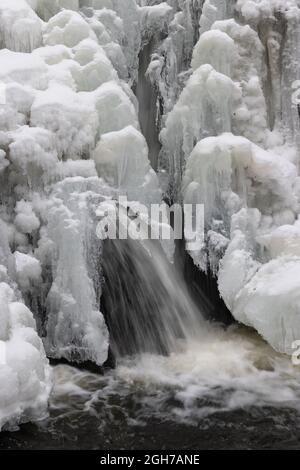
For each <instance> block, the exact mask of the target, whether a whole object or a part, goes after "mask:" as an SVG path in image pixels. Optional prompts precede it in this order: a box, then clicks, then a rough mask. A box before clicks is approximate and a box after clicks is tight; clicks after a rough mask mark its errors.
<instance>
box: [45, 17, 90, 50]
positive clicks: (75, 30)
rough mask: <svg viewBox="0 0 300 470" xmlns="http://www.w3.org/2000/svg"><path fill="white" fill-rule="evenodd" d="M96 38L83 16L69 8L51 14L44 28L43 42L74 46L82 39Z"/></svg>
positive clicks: (50, 44) (48, 44)
mask: <svg viewBox="0 0 300 470" xmlns="http://www.w3.org/2000/svg"><path fill="white" fill-rule="evenodd" d="M89 37H91V38H92V39H96V36H95V35H94V33H93V31H92V30H91V28H90V27H89V25H88V23H87V22H86V21H85V20H84V18H83V17H82V16H81V15H79V13H76V12H74V11H71V10H62V11H60V12H59V13H58V14H57V15H55V16H53V17H52V18H51V19H50V20H49V21H48V23H46V24H45V28H44V42H45V45H47V46H54V45H56V44H63V45H65V46H67V47H74V46H76V45H77V44H78V43H79V42H81V41H82V40H83V39H86V38H89Z"/></svg>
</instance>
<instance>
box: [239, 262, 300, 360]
mask: <svg viewBox="0 0 300 470" xmlns="http://www.w3.org/2000/svg"><path fill="white" fill-rule="evenodd" d="M233 315H234V316H235V318H236V319H238V320H241V321H243V323H246V324H248V325H250V326H252V327H253V328H255V329H256V330H257V331H258V332H259V333H260V334H261V335H262V336H263V338H265V339H266V340H267V341H268V342H269V343H270V344H271V345H272V346H273V347H274V348H275V349H276V350H278V351H280V352H284V353H287V354H291V353H292V352H293V351H294V349H293V346H292V345H293V342H294V341H297V340H298V341H299V339H300V258H299V257H298V256H283V257H279V258H277V259H275V260H272V261H270V262H269V263H267V264H265V265H264V266H262V267H261V268H260V269H259V270H258V272H257V273H256V274H255V275H254V276H253V278H252V279H251V280H250V282H248V283H247V284H246V285H245V286H244V287H243V289H242V290H241V291H240V292H239V294H238V295H237V297H236V300H235V303H234V307H233Z"/></svg>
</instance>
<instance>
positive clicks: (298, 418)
mask: <svg viewBox="0 0 300 470" xmlns="http://www.w3.org/2000/svg"><path fill="white" fill-rule="evenodd" d="M53 374H54V384H55V385H54V388H53V391H52V395H51V399H50V409H49V418H48V419H46V420H44V421H41V422H40V423H37V424H36V425H24V426H22V427H21V430H20V431H15V432H12V433H3V434H2V435H1V439H0V448H23V447H26V448H67V449H68V448H69V449H74V448H75V449H80V448H89V449H90V448H91V449H118V448H127V449H128V448H131V449H139V448H140V449H143V448H144V449H145V448H147V449H151V448H152V449H155V448H156V449H158V448H159V449H162V448H166V449H172V448H173V449H175V448H179V449H180V448H181V449H203V448H209V449H210V448H225V449H226V448H297V446H299V442H300V390H299V379H300V368H299V369H297V367H295V366H293V365H292V363H291V361H290V359H289V358H288V357H285V356H282V355H279V354H276V353H274V351H273V350H272V349H271V348H270V347H269V346H268V345H267V344H266V343H265V342H263V341H262V340H261V339H260V338H259V337H258V336H257V335H256V334H255V333H253V332H252V331H250V330H247V329H244V328H238V327H231V328H229V329H228V330H227V331H224V330H223V329H221V328H220V327H217V326H215V327H208V329H207V335H206V338H203V339H202V341H201V342H199V341H198V342H192V341H190V342H187V343H182V344H181V351H178V352H176V353H174V354H171V355H170V356H160V355H157V354H154V355H153V354H141V355H135V356H132V357H125V358H123V359H121V360H120V361H119V363H118V365H117V368H116V369H115V370H111V371H107V372H106V373H105V374H104V375H102V376H101V375H95V374H91V373H89V372H86V371H79V370H77V369H74V368H71V367H69V366H64V365H60V366H57V367H55V368H54V369H53Z"/></svg>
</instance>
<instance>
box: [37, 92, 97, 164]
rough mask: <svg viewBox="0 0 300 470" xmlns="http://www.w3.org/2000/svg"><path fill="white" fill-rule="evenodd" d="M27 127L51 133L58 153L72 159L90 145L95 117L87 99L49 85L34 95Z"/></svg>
mask: <svg viewBox="0 0 300 470" xmlns="http://www.w3.org/2000/svg"><path fill="white" fill-rule="evenodd" d="M31 125H33V126H36V127H42V128H44V129H48V130H49V131H51V132H53V133H54V134H55V137H56V146H57V151H58V154H59V155H60V156H61V155H65V156H68V157H70V158H76V157H79V156H80V155H82V154H83V153H84V152H85V151H88V150H89V149H90V148H91V147H93V145H94V141H95V136H96V132H97V126H98V118H97V114H96V112H95V110H94V108H93V105H92V104H91V103H90V101H89V99H88V98H87V97H86V96H85V95H84V94H81V93H75V92H74V91H72V90H71V89H70V88H69V87H67V86H63V85H60V84H54V83H53V84H52V85H51V86H50V87H49V89H48V90H47V91H46V92H45V93H43V92H40V93H38V94H37V95H36V98H35V100H34V102H33V105H32V108H31Z"/></svg>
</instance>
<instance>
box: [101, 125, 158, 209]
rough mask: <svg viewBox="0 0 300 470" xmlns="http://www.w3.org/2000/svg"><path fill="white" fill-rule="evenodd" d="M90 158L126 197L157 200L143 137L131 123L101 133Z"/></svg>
mask: <svg viewBox="0 0 300 470" xmlns="http://www.w3.org/2000/svg"><path fill="white" fill-rule="evenodd" d="M93 158H94V159H95V162H96V166H97V169H98V173H99V175H100V176H102V177H105V179H106V180H107V181H108V182H110V183H111V184H112V185H113V186H115V187H117V188H118V189H119V191H120V192H121V193H122V194H124V193H125V194H126V195H127V196H128V198H129V200H139V201H141V202H146V201H147V202H149V203H151V202H152V203H155V202H159V201H160V199H161V193H160V190H159V184H158V179H157V176H156V174H155V172H154V170H152V169H151V167H150V162H149V160H148V147H147V144H146V141H145V138H144V137H143V135H142V134H141V133H140V132H139V131H138V130H137V129H135V128H134V127H133V126H128V127H125V128H124V129H122V130H121V131H117V132H110V133H107V134H103V135H102V137H101V139H100V141H99V143H98V145H97V147H96V149H95V151H94V152H93Z"/></svg>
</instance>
